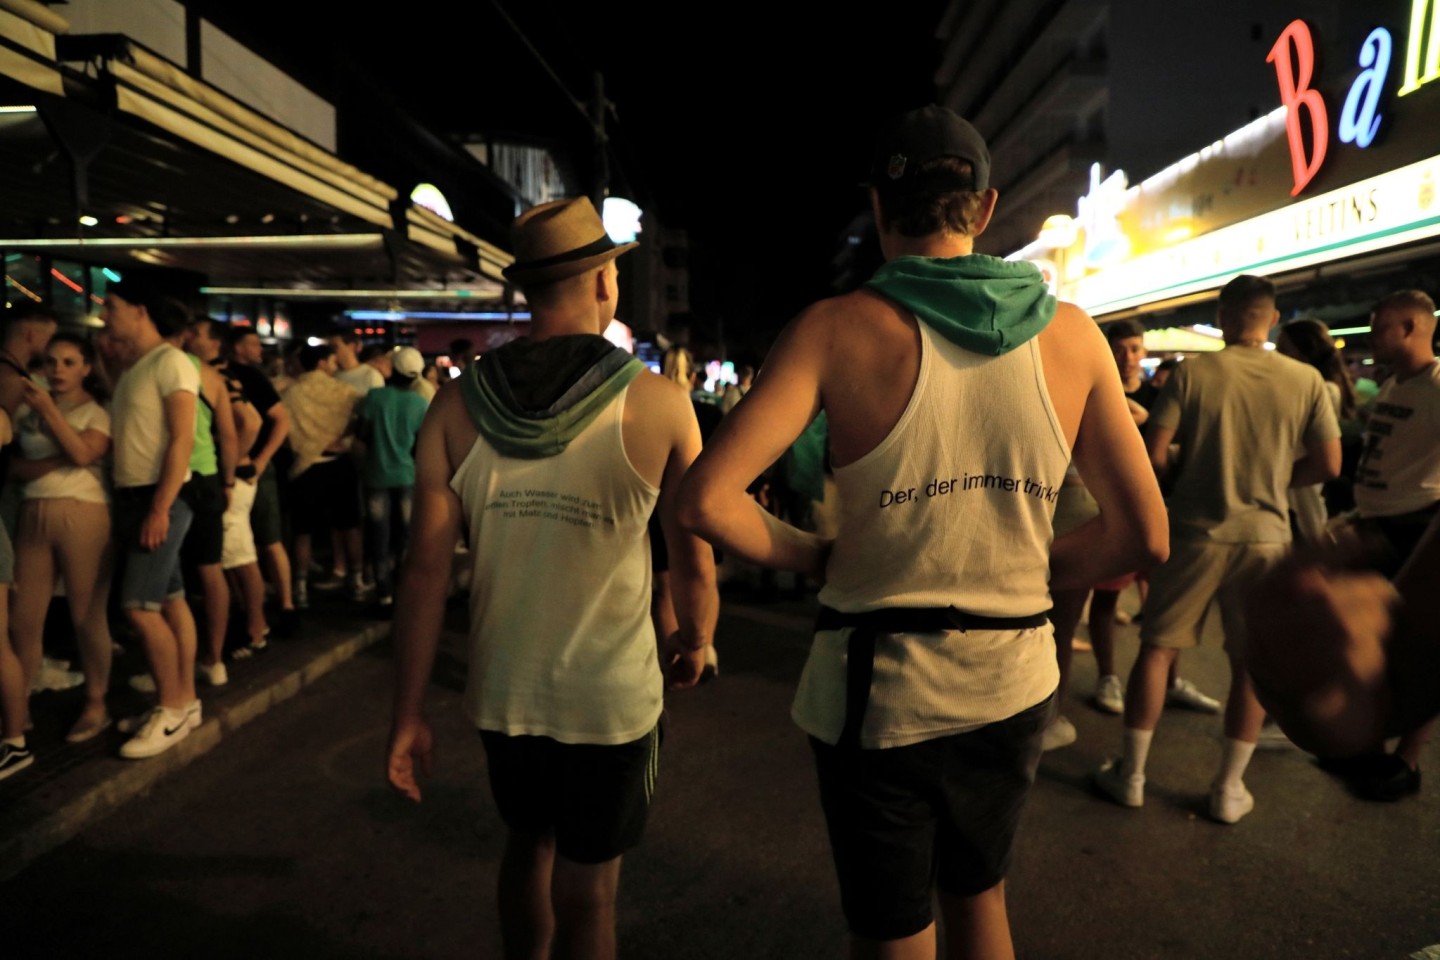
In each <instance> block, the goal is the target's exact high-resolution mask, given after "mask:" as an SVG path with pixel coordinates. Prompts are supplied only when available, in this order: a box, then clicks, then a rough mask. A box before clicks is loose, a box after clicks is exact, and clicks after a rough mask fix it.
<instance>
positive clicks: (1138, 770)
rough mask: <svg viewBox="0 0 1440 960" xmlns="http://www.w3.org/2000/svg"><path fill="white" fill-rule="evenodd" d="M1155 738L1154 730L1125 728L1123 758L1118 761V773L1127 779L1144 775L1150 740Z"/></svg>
mask: <svg viewBox="0 0 1440 960" xmlns="http://www.w3.org/2000/svg"><path fill="white" fill-rule="evenodd" d="M1154 736H1155V731H1154V730H1136V729H1135V728H1134V727H1126V728H1125V756H1124V759H1122V760H1121V761H1120V772H1121V773H1122V774H1124V775H1125V776H1127V777H1132V776H1135V775H1136V774H1139V775H1140V776H1142V777H1143V776H1144V775H1145V761H1146V759H1148V758H1149V756H1150V739H1151V738H1152V737H1154Z"/></svg>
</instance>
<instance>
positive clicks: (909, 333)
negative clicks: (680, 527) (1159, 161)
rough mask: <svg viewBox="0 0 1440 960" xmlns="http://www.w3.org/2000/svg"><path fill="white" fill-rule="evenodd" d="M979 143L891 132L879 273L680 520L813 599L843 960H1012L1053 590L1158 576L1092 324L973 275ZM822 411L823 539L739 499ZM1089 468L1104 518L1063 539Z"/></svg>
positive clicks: (818, 318)
mask: <svg viewBox="0 0 1440 960" xmlns="http://www.w3.org/2000/svg"><path fill="white" fill-rule="evenodd" d="M989 174H990V154H989V151H988V150H987V149H986V146H985V141H984V140H983V139H982V138H981V136H980V134H979V132H978V131H977V130H976V129H975V128H974V127H973V126H971V125H970V124H969V123H967V122H965V121H964V120H963V119H961V118H960V117H958V116H956V115H955V114H954V113H952V112H951V111H949V110H946V109H944V108H942V107H938V106H930V107H925V108H922V109H919V110H914V111H911V112H909V113H906V114H904V115H903V116H900V117H898V118H896V119H895V120H894V121H893V122H891V123H890V124H888V125H887V127H886V129H885V130H884V131H883V132H882V137H881V142H880V143H879V145H878V149H877V150H876V153H875V163H874V166H873V168H872V172H871V178H870V197H871V205H872V209H873V211H874V213H875V222H876V225H877V227H878V229H879V236H880V247H881V250H882V252H883V253H884V255H885V259H886V262H885V264H884V265H883V266H881V267H880V269H879V270H878V271H877V272H876V274H875V276H874V277H872V278H871V280H870V281H869V283H868V284H867V285H866V286H865V287H864V288H863V289H861V290H859V291H856V292H854V293H850V294H847V295H845V296H841V297H836V298H833V299H830V300H825V301H822V302H820V303H817V304H815V305H813V306H811V307H810V308H808V309H807V310H805V311H804V312H803V313H802V314H801V315H800V316H799V317H798V318H796V319H795V320H794V321H793V322H792V323H791V324H790V325H789V326H788V327H787V328H786V330H785V332H784V333H783V334H782V335H781V337H780V339H779V341H778V342H777V343H776V345H775V348H774V349H773V350H772V351H771V353H770V356H769V358H768V359H767V360H766V363H765V366H764V368H763V369H762V370H761V372H760V376H759V377H758V378H757V379H756V381H755V384H754V386H752V387H751V388H750V392H749V393H747V394H746V396H745V402H744V403H742V404H740V405H739V406H737V407H736V408H735V409H734V410H733V411H731V412H730V414H728V415H727V417H726V418H725V421H724V422H723V423H722V424H721V425H720V427H719V428H718V429H717V430H716V431H715V433H714V435H713V438H712V443H711V445H710V446H708V447H707V448H706V450H705V453H704V454H703V455H702V456H701V457H700V458H699V459H698V460H697V461H696V462H695V466H694V467H693V468H692V469H691V470H690V472H689V474H688V475H687V477H686V479H685V485H684V489H683V492H682V497H681V520H682V523H683V524H684V525H685V526H686V527H687V528H688V529H692V530H695V531H697V532H699V533H701V534H703V535H704V536H705V537H707V538H709V539H711V540H712V541H713V542H715V543H716V544H718V545H720V546H722V547H723V548H724V549H725V551H726V553H731V552H733V553H734V555H736V556H738V557H741V558H742V559H744V560H747V561H749V562H751V563H757V564H762V565H765V566H770V567H777V568H781V569H789V570H795V571H798V572H800V573H803V574H805V575H807V576H809V577H812V578H813V579H815V580H819V581H821V582H823V583H824V587H823V588H822V590H821V593H820V602H821V603H822V604H823V606H822V608H821V612H820V616H819V619H818V621H817V623H816V631H815V638H814V642H813V643H812V645H811V648H810V656H809V659H808V661H807V663H806V665H805V670H804V673H803V675H802V676H801V679H800V685H799V689H798V691H797V693H796V697H795V704H794V707H793V708H792V711H791V715H792V716H793V717H794V719H795V721H796V722H797V723H798V724H799V726H800V727H801V728H802V729H803V730H805V732H806V733H808V734H809V735H810V742H811V746H812V748H813V751H814V755H815V763H816V769H817V772H818V774H819V781H820V799H821V806H822V808H823V809H824V811H825V818H826V824H827V826H828V829H829V833H830V843H831V847H832V852H833V855H834V859H835V865H836V872H837V874H838V875H839V881H840V897H841V906H842V908H843V910H844V913H845V918H846V920H847V922H848V923H849V926H850V933H851V943H852V952H851V956H854V957H891V958H899V957H934V956H935V952H936V935H935V922H934V917H933V912H932V902H933V901H934V899H935V893H936V892H937V889H938V892H939V894H940V896H939V902H940V905H941V908H942V911H943V913H944V916H945V940H946V948H947V955H948V956H952V957H961V956H963V957H970V958H982V957H983V958H986V960H999V958H1010V957H1013V956H1014V950H1013V947H1012V944H1011V939H1010V928H1009V921H1008V919H1007V915H1006V911H1005V887H1004V877H1005V871H1006V868H1007V866H1008V864H1009V860H1010V849H1011V843H1012V841H1013V838H1014V835H1015V830H1016V827H1017V824H1018V821H1019V817H1020V812H1021V808H1022V806H1023V804H1024V801H1025V796H1026V793H1027V791H1028V789H1029V787H1030V784H1031V782H1032V781H1033V780H1034V777H1035V770H1036V765H1037V763H1038V761H1039V758H1040V747H1041V735H1042V731H1043V729H1044V727H1045V725H1046V723H1047V722H1048V720H1049V718H1050V717H1051V716H1052V715H1053V714H1054V710H1055V705H1054V699H1055V698H1054V694H1055V689H1056V685H1057V681H1058V679H1059V673H1058V670H1057V668H1056V661H1055V643H1054V638H1053V632H1052V629H1051V626H1050V623H1049V622H1048V620H1047V617H1046V612H1047V611H1048V610H1049V609H1050V606H1051V601H1050V589H1051V588H1052V587H1061V586H1079V585H1082V584H1090V583H1094V582H1095V581H1097V580H1102V579H1104V578H1106V577H1109V576H1114V575H1116V574H1118V573H1123V572H1124V571H1126V570H1131V569H1135V568H1137V567H1141V566H1145V565H1147V564H1148V563H1150V562H1152V561H1154V560H1155V559H1157V558H1160V557H1163V556H1164V553H1165V549H1166V536H1165V507H1164V503H1163V501H1162V500H1161V497H1160V490H1159V487H1158V485H1157V484H1156V482H1155V477H1154V474H1153V473H1152V472H1151V470H1150V465H1149V463H1148V462H1147V461H1146V458H1145V448H1144V445H1143V444H1142V443H1141V441H1140V435H1139V432H1138V431H1137V430H1136V429H1135V426H1134V424H1133V422H1132V421H1131V420H1130V415H1129V411H1128V410H1127V409H1126V406H1125V396H1124V393H1123V392H1122V390H1121V385H1120V380H1119V378H1118V377H1116V376H1115V364H1114V361H1113V360H1111V358H1110V352H1109V350H1107V349H1106V346H1105V339H1104V337H1102V336H1101V334H1100V331H1099V329H1098V328H1097V327H1096V326H1095V323H1094V322H1093V321H1092V320H1091V319H1090V318H1089V317H1088V316H1086V315H1085V313H1084V312H1083V311H1081V310H1080V309H1078V308H1077V307H1075V306H1073V305H1071V304H1065V303H1057V302H1056V301H1055V298H1054V297H1052V296H1050V294H1049V291H1048V290H1047V289H1046V285H1045V281H1044V280H1043V279H1042V278H1041V276H1040V272H1039V271H1038V270H1036V269H1035V267H1034V265H1032V264H1029V263H1011V262H1008V261H1004V260H998V259H996V258H994V257H987V256H983V255H979V254H975V253H974V244H975V238H976V237H977V236H978V235H979V234H980V233H981V231H983V230H984V229H985V227H986V225H987V224H988V222H989V220H990V217H991V215H992V214H993V213H994V210H995V201H996V197H997V194H996V192H995V191H994V190H993V189H990V186H989ZM822 411H823V412H824V413H825V415H826V417H827V421H828V426H829V437H828V443H829V450H830V458H831V464H832V465H833V467H834V476H835V482H836V484H837V485H838V487H839V492H840V496H839V498H838V503H839V507H838V508H837V512H838V529H837V533H836V535H835V538H834V540H822V539H820V538H819V537H816V536H815V535H813V534H808V533H804V532H802V531H800V530H797V529H795V528H794V527H790V526H788V525H786V524H784V523H782V522H781V521H780V520H778V519H776V518H775V517H773V516H771V515H769V514H768V513H765V512H763V511H759V510H756V509H755V506H754V504H753V502H752V501H751V499H750V498H749V497H748V496H747V495H746V493H745V488H746V486H747V485H748V484H749V483H750V481H751V479H752V478H753V477H754V476H755V475H756V474H758V473H759V472H760V471H761V470H763V469H764V468H765V467H766V466H767V465H769V464H770V463H771V462H772V461H773V460H774V459H775V458H776V457H778V456H779V455H780V454H781V453H783V452H784V451H785V449H786V448H787V447H789V446H790V444H791V443H793V442H794V440H795V438H796V437H798V436H799V435H800V434H801V432H802V431H803V430H805V429H806V426H807V425H808V424H809V423H810V422H811V421H812V420H814V419H815V418H816V416H817V415H819V414H820V413H821V412H822ZM1072 453H1073V456H1074V459H1075V462H1076V464H1077V465H1078V466H1079V469H1080V471H1081V473H1082V474H1083V475H1084V477H1085V480H1086V482H1087V483H1089V484H1090V486H1091V492H1092V493H1093V494H1094V496H1095V499H1096V500H1097V501H1099V503H1100V511H1101V512H1100V516H1098V517H1096V518H1095V519H1094V520H1092V521H1090V522H1089V523H1087V524H1085V525H1083V526H1081V527H1080V528H1078V529H1077V530H1076V531H1075V532H1074V533H1072V534H1069V535H1067V536H1065V537H1061V538H1059V539H1056V540H1055V541H1054V544H1053V548H1052V543H1051V540H1052V533H1051V519H1052V515H1053V514H1054V510H1055V492H1056V490H1058V488H1059V487H1060V485H1061V483H1062V482H1063V480H1064V477H1065V471H1066V467H1067V465H1068V464H1069V462H1070V460H1071V456H1072Z"/></svg>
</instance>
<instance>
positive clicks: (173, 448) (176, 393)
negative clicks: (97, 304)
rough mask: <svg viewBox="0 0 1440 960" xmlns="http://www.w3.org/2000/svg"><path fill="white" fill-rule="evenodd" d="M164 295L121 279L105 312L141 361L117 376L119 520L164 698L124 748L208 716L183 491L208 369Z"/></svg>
mask: <svg viewBox="0 0 1440 960" xmlns="http://www.w3.org/2000/svg"><path fill="white" fill-rule="evenodd" d="M162 303H163V297H161V295H160V294H159V293H158V292H157V291H155V290H154V289H151V288H149V287H148V286H146V285H145V284H144V283H143V282H141V281H123V282H121V283H115V284H111V285H110V288H109V289H108V290H107V291H106V294H105V305H104V307H103V308H102V309H101V311H100V317H101V319H102V320H104V321H105V327H106V329H107V330H108V331H109V333H110V335H111V336H112V337H113V338H114V339H115V340H116V341H117V342H118V343H119V344H120V345H121V346H122V347H123V348H124V349H125V350H126V351H127V352H128V353H129V354H130V356H131V357H133V358H134V360H135V362H134V364H133V365H132V366H131V367H130V369H129V370H127V371H125V374H124V375H123V376H122V377H121V378H120V382H119V383H118V384H116V386H115V397H114V400H113V402H112V406H111V417H112V421H113V422H112V429H113V431H114V438H115V464H114V469H115V521H116V539H117V542H118V544H119V550H118V553H119V555H120V556H121V557H122V558H123V561H122V562H123V564H124V573H123V574H122V577H121V580H120V606H121V608H122V609H123V610H124V611H125V615H126V617H128V618H129V620H130V622H131V624H133V625H134V627H135V629H136V631H137V632H138V633H139V634H140V637H141V642H142V643H143V644H144V647H145V656H146V659H147V660H148V661H149V663H150V672H151V674H152V675H153V676H154V678H155V690H156V699H157V704H156V706H155V707H154V709H152V710H151V711H150V713H149V714H147V715H146V716H145V717H144V718H142V719H141V720H140V722H139V723H138V724H137V725H134V729H135V735H134V736H133V737H131V738H130V739H129V740H128V741H126V742H125V744H124V745H123V746H122V747H121V748H120V755H121V756H122V757H126V758H128V759H132V760H136V759H141V758H144V757H153V756H155V755H156V754H158V753H163V752H164V751H166V750H168V749H170V748H171V747H172V746H174V745H175V744H176V743H178V742H180V741H181V740H183V739H184V738H185V735H186V734H188V733H189V732H190V730H191V729H192V728H193V727H198V726H199V725H200V701H199V700H198V699H197V698H196V696H195V620H194V618H193V617H192V616H191V614H190V607H189V606H188V605H187V604H186V602H185V583H184V580H183V579H182V577H181V574H180V545H181V543H182V542H183V541H184V539H185V532H186V531H187V530H188V529H189V528H190V522H191V520H192V519H193V514H192V512H191V510H190V507H189V505H187V504H186V503H185V501H184V500H182V499H181V498H180V496H179V494H180V488H181V487H182V486H184V484H185V481H187V480H188V479H189V478H190V453H191V448H192V447H193V446H194V443H195V403H196V397H197V396H198V395H199V392H200V374H199V373H198V372H197V371H196V369H195V366H194V364H192V363H191V362H190V360H189V358H187V357H186V356H185V354H184V353H182V352H181V351H180V350H179V349H177V348H176V347H174V346H172V345H171V344H169V343H168V342H166V340H165V336H166V335H167V334H169V333H172V332H173V331H171V330H168V329H161V326H160V325H161V324H164V323H167V320H166V319H165V318H166V317H167V316H168V314H166V313H165V312H163V311H162V309H161V305H162Z"/></svg>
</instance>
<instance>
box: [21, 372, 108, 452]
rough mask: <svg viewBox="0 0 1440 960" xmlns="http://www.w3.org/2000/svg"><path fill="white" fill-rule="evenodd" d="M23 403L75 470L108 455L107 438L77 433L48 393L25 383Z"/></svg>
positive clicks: (94, 432)
mask: <svg viewBox="0 0 1440 960" xmlns="http://www.w3.org/2000/svg"><path fill="white" fill-rule="evenodd" d="M25 402H26V403H28V404H29V405H30V407H31V409H33V410H34V411H35V412H36V413H38V414H39V415H40V417H41V418H42V419H43V420H44V421H45V426H46V427H48V428H49V430H50V436H52V437H54V438H55V443H56V445H57V446H58V447H59V448H60V451H61V453H62V454H63V455H64V457H65V459H66V460H67V461H68V462H69V463H71V464H73V465H74V466H77V467H88V466H90V464H92V463H94V462H95V461H97V460H100V459H101V458H103V457H104V456H105V454H106V453H108V452H110V437H109V436H108V435H107V434H106V433H104V432H103V431H100V430H85V431H83V432H82V431H77V430H76V429H75V428H74V427H72V426H70V424H69V422H68V421H67V420H66V419H65V414H64V413H62V412H61V410H60V408H59V407H58V406H56V405H55V399H54V398H53V397H51V396H50V393H49V391H46V390H43V389H41V388H40V387H39V386H38V385H37V384H35V383H33V382H31V381H28V380H27V381H26V383H25Z"/></svg>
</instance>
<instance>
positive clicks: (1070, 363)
mask: <svg viewBox="0 0 1440 960" xmlns="http://www.w3.org/2000/svg"><path fill="white" fill-rule="evenodd" d="M1040 350H1041V353H1042V354H1043V355H1044V358H1045V363H1046V372H1047V373H1049V372H1050V368H1052V367H1053V366H1055V364H1057V363H1059V364H1063V365H1064V366H1065V367H1066V368H1068V369H1070V370H1074V371H1077V372H1078V371H1079V370H1085V369H1090V368H1091V367H1092V366H1093V365H1095V364H1097V363H1098V364H1099V367H1100V369H1102V370H1105V369H1108V367H1106V366H1105V365H1106V364H1113V363H1114V361H1113V360H1112V359H1111V357H1110V348H1109V347H1108V346H1107V345H1106V343H1105V335H1104V334H1103V333H1101V332H1100V325H1099V324H1097V323H1096V322H1095V320H1094V319H1093V318H1091V316H1090V314H1088V313H1086V312H1085V311H1084V310H1082V309H1080V308H1079V307H1077V306H1076V305H1075V304H1073V303H1069V302H1067V301H1064V300H1061V301H1060V302H1059V303H1057V304H1056V305H1055V316H1054V318H1053V319H1052V320H1051V321H1050V323H1049V324H1048V325H1047V326H1046V327H1045V329H1044V330H1043V331H1041V333H1040Z"/></svg>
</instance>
